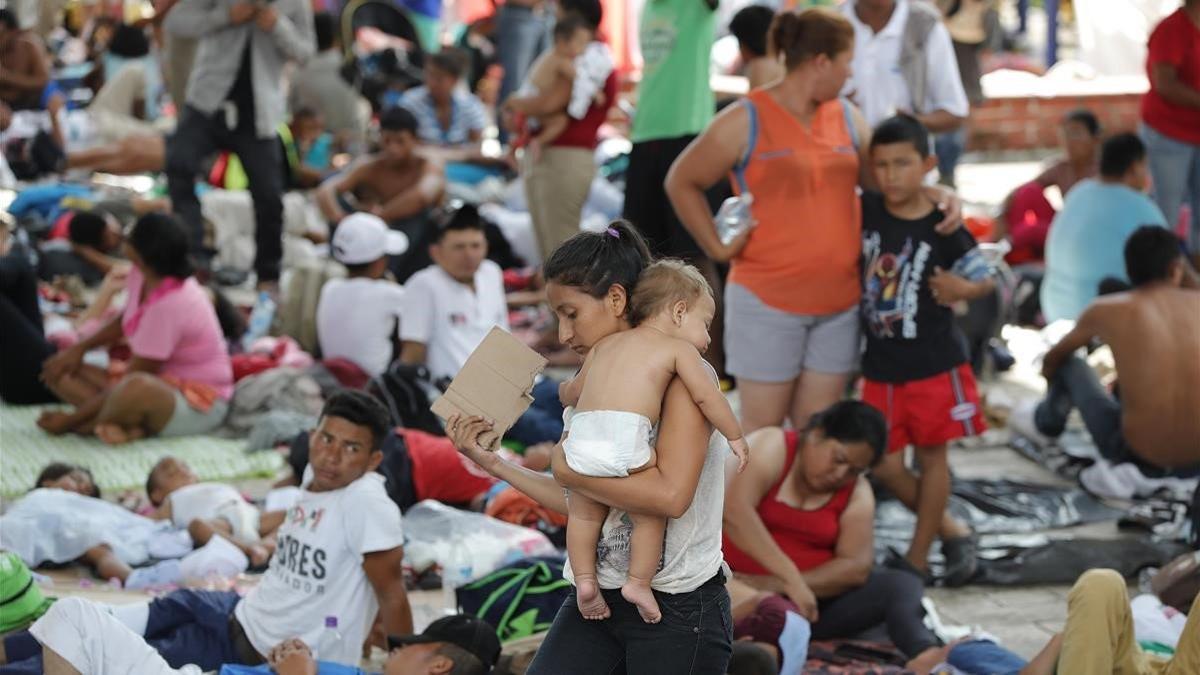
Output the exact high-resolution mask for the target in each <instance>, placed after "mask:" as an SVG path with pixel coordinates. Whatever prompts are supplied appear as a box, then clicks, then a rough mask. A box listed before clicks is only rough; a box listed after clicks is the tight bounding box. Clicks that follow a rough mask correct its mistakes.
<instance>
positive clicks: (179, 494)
mask: <svg viewBox="0 0 1200 675" xmlns="http://www.w3.org/2000/svg"><path fill="white" fill-rule="evenodd" d="M146 495H147V496H148V497H149V498H150V503H151V504H153V505H154V506H156V507H158V510H157V511H155V512H154V514H153V515H152V516H150V517H151V518H153V519H154V520H169V521H171V522H172V524H174V525H175V526H176V527H186V528H187V529H188V533H189V534H190V535H191V536H192V542H193V543H194V544H195V545H196V546H197V547H200V546H204V545H205V544H207V543H208V542H209V541H210V540H211V539H212V538H213V537H214V536H216V535H220V536H222V537H224V538H225V539H228V540H229V541H230V542H232V543H233V545H234V546H237V547H238V548H239V549H241V550H242V552H243V553H245V554H246V557H248V558H250V566H251V567H262V566H263V565H266V564H267V561H269V560H270V559H271V553H272V552H273V550H274V544H273V543H272V542H264V541H263V540H262V538H263V537H266V536H269V535H270V534H271V533H273V532H274V531H275V530H276V529H278V528H279V526H280V525H281V524H283V518H284V514H285V512H284V511H273V512H267V513H260V512H259V510H258V509H257V508H255V507H254V506H253V505H252V504H249V503H247V502H246V500H244V499H242V495H241V494H239V493H238V491H237V490H235V489H234V488H233V487H232V486H230V485H226V484H224V483H201V482H200V481H199V479H198V478H197V477H196V474H195V473H194V472H193V471H192V469H191V467H189V466H188V465H187V462H184V461H183V460H180V459H176V458H174V457H163V458H162V459H161V460H159V461H158V464H155V465H154V468H153V469H151V470H150V475H149V476H148V477H147V478H146Z"/></svg>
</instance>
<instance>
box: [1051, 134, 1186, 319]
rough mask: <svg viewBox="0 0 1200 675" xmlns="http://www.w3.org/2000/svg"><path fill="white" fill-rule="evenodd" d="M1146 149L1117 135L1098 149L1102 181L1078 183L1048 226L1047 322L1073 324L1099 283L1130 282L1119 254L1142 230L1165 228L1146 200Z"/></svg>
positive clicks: (1137, 141) (1132, 137) (1133, 139)
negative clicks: (1112, 280)
mask: <svg viewBox="0 0 1200 675" xmlns="http://www.w3.org/2000/svg"><path fill="white" fill-rule="evenodd" d="M1148 175H1149V174H1148V173H1147V169H1146V146H1145V145H1144V144H1143V143H1142V141H1141V139H1139V138H1138V137H1137V136H1136V135H1134V134H1128V133H1127V134H1117V135H1116V136H1113V137H1112V138H1109V139H1108V140H1107V141H1105V142H1104V145H1103V147H1102V148H1101V150H1100V180H1092V179H1088V180H1084V181H1082V182H1080V183H1078V184H1077V185H1076V186H1075V187H1074V188H1073V189H1072V190H1071V194H1070V195H1069V196H1068V197H1067V200H1066V202H1065V203H1063V209H1062V211H1061V212H1060V213H1059V214H1058V216H1056V217H1055V218H1054V222H1053V223H1052V224H1051V225H1050V234H1049V235H1048V237H1047V238H1046V275H1045V277H1044V279H1043V280H1042V291H1041V293H1042V312H1043V313H1044V314H1045V315H1046V322H1047V323H1051V322H1054V321H1058V320H1060V319H1069V320H1072V321H1073V320H1075V319H1076V318H1077V317H1078V316H1079V315H1080V313H1081V312H1083V310H1084V309H1085V308H1086V307H1087V306H1088V303H1090V302H1091V301H1092V300H1093V299H1095V297H1096V295H1097V293H1098V292H1099V288H1100V282H1101V281H1103V280H1105V279H1108V278H1114V279H1119V280H1121V281H1123V282H1125V283H1128V281H1129V279H1128V278H1127V277H1126V276H1125V266H1124V264H1123V263H1122V260H1121V250H1122V247H1123V246H1124V245H1125V241H1126V240H1127V239H1129V235H1130V234H1132V233H1133V231H1134V230H1135V229H1137V228H1138V227H1141V226H1142V225H1158V226H1161V227H1166V225H1167V221H1166V219H1165V218H1164V217H1163V214H1162V211H1160V210H1159V209H1158V206H1156V205H1155V204H1154V202H1153V201H1151V200H1150V197H1148V196H1146V194H1145V193H1146V188H1147V187H1148V185H1149V179H1148Z"/></svg>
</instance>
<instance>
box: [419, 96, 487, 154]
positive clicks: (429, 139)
mask: <svg viewBox="0 0 1200 675" xmlns="http://www.w3.org/2000/svg"><path fill="white" fill-rule="evenodd" d="M397 103H398V104H399V105H401V106H403V107H405V108H407V109H408V111H409V112H411V113H412V114H413V116H414V117H416V118H417V136H418V137H419V138H420V139H421V141H423V142H425V143H430V144H432V145H441V146H448V145H462V144H464V143H469V142H470V141H471V132H473V131H483V130H484V129H485V128H487V126H488V114H487V110H485V109H484V107H483V103H482V102H481V101H480V100H479V99H478V98H476V97H475V95H474V94H469V93H467V92H465V91H459V90H455V92H454V94H452V95H451V98H450V127H449V128H443V127H442V123H441V121H440V120H438V114H437V105H435V104H434V102H433V99H432V98H430V96H429V90H428V89H426V88H425V87H423V86H421V87H416V88H413V89H409V90H408V91H406V92H404V94H403V95H401V96H400V98H399V101H397Z"/></svg>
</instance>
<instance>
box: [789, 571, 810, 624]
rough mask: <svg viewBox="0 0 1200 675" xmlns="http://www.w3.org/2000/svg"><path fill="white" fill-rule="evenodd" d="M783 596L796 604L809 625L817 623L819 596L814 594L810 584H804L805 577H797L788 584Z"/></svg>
mask: <svg viewBox="0 0 1200 675" xmlns="http://www.w3.org/2000/svg"><path fill="white" fill-rule="evenodd" d="M783 594H784V595H786V596H787V597H788V599H790V600H791V601H792V602H794V603H796V607H797V608H798V609H799V610H800V616H802V617H804V618H805V619H808V622H809V623H816V622H817V596H816V595H814V594H813V592H812V589H811V588H809V587H808V584H806V583H804V578H803V577H800V576H797V577H796V578H795V579H794V580H792V581H790V582H788V583H787V585H786V586H785V587H784V589H783Z"/></svg>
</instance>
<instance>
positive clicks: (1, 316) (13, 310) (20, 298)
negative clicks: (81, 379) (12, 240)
mask: <svg viewBox="0 0 1200 675" xmlns="http://www.w3.org/2000/svg"><path fill="white" fill-rule="evenodd" d="M55 351H56V350H55V348H54V345H52V344H50V343H49V342H47V341H46V337H45V335H44V334H43V333H42V313H41V311H40V310H39V309H38V301H37V274H36V273H35V272H34V270H33V266H32V265H30V264H29V261H28V260H27V259H25V258H24V257H23V256H21V255H19V254H10V255H7V256H4V257H3V258H0V399H3V400H4V401H6V402H8V403H13V404H16V405H32V404H35V403H54V402H57V401H58V397H57V396H55V395H54V394H53V393H52V392H51V391H50V390H49V389H46V386H45V385H44V384H42V382H41V380H39V379H38V378H39V376H40V375H41V372H42V364H43V363H45V362H46V359H47V358H49V357H50V356H51V355H52V354H54V352H55Z"/></svg>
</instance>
